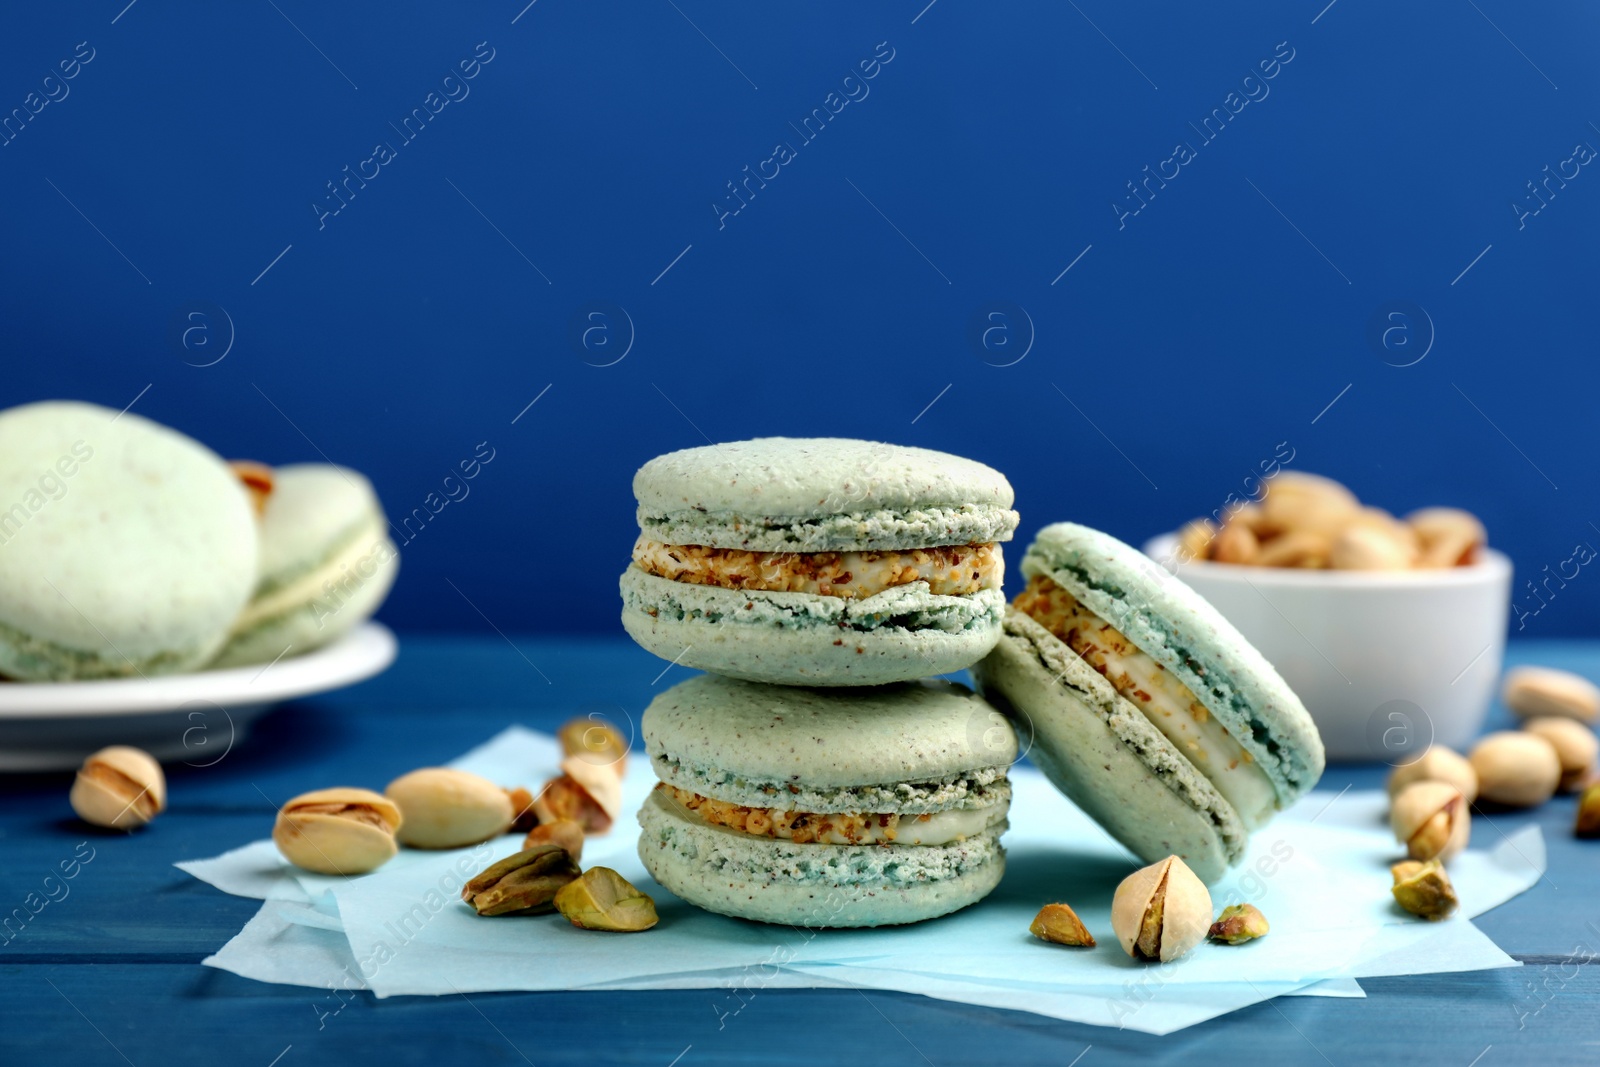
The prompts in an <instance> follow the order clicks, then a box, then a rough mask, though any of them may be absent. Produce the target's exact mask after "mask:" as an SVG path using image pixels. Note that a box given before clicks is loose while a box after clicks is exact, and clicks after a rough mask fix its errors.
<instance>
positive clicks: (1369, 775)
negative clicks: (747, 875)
mask: <svg viewBox="0 0 1600 1067" xmlns="http://www.w3.org/2000/svg"><path fill="white" fill-rule="evenodd" d="M1512 658H1513V659H1514V660H1515V661H1531V662H1541V663H1550V664H1555V665H1561V666H1566V667H1570V668H1574V669H1578V670H1582V671H1584V672H1585V673H1587V674H1589V675H1590V676H1600V643H1592V644H1591V643H1584V642H1542V643H1537V644H1535V643H1525V644H1520V645H1514V646H1513V650H1512ZM663 666H664V664H663V663H662V662H661V661H659V660H657V659H655V658H653V657H651V656H649V655H647V654H645V653H643V652H641V651H639V650H638V649H636V648H634V647H633V646H632V645H630V644H627V643H626V642H623V641H615V642H608V641H600V642H584V643H576V642H560V641H550V640H533V639H517V640H516V641H515V643H514V644H513V642H511V641H505V640H499V639H495V640H483V639H474V638H421V637H411V638H407V639H405V640H404V641H403V643H402V653H401V657H400V660H399V661H398V663H397V664H396V665H395V667H394V668H393V669H391V670H390V671H389V672H388V673H387V674H385V675H383V676H381V677H379V678H377V679H374V680H372V681H370V682H367V683H364V684H362V685H360V686H357V687H355V688H353V689H349V690H346V691H344V692H341V693H335V694H331V695H328V696H325V697H319V698H316V699H313V700H307V701H302V702H299V703H295V704H291V705H288V706H286V707H284V708H281V709H279V710H278V711H277V712H275V713H273V714H272V715H271V716H269V717H268V718H266V719H265V720H263V721H262V722H261V723H260V724H259V726H258V727H257V729H256V730H255V732H254V734H253V735H252V736H250V737H249V738H237V739H236V740H235V744H234V745H233V747H232V749H231V750H229V751H228V752H227V755H226V756H225V757H224V758H222V759H221V760H220V761H217V762H216V763H214V764H213V765H212V766H208V767H185V766H183V765H181V764H179V765H174V766H172V767H169V775H170V779H169V782H170V808H169V810H168V811H167V813H166V814H164V815H163V816H162V817H161V818H160V819H159V820H158V821H157V822H156V823H155V824H154V825H153V826H152V827H150V828H149V829H148V830H146V831H145V832H142V833H139V834H135V835H132V836H125V835H121V834H104V833H99V832H96V831H94V830H92V829H91V828H89V827H86V826H84V825H83V824H82V823H79V822H78V821H77V820H76V819H75V818H74V817H73V816H72V813H71V810H70V809H69V807H68V805H67V799H66V795H67V787H68V784H69V776H67V775H28V776H12V777H9V778H5V779H0V856H3V858H4V859H3V862H0V906H3V908H4V910H5V911H8V912H9V911H10V910H11V909H13V908H14V907H17V906H21V905H23V903H24V901H25V900H27V899H28V895H29V894H30V893H35V894H39V896H38V897H35V900H37V899H40V898H43V897H45V892H44V879H45V878H46V876H47V875H51V874H56V875H58V876H59V874H60V872H61V866H60V865H61V864H62V863H67V864H68V866H69V869H70V868H71V865H72V864H73V863H74V862H76V863H77V868H76V875H75V877H73V878H71V879H70V880H69V881H66V882H65V883H64V884H65V886H66V887H67V892H66V895H65V896H61V895H60V890H59V889H57V890H56V891H55V892H56V895H57V896H58V897H59V899H55V900H51V901H50V902H49V903H47V904H46V905H45V906H44V907H43V908H42V909H41V910H39V912H38V914H37V915H34V916H32V917H31V918H30V919H29V921H28V922H27V923H26V924H25V925H23V926H21V927H20V929H15V928H14V932H13V933H12V934H11V935H10V937H9V939H5V938H4V937H0V1064H5V1065H10V1064H32V1063H43V1062H50V1063H89V1064H121V1063H125V1062H126V1063H133V1064H137V1065H140V1067H144V1065H146V1064H160V1065H162V1067H171V1065H179V1064H190V1063H195V1064H210V1063H216V1062H228V1063H231V1064H246V1065H252V1064H255V1065H260V1067H268V1065H270V1064H272V1063H274V1061H275V1059H276V1058H277V1057H280V1056H281V1057H282V1058H281V1059H276V1062H277V1064H279V1065H280V1067H296V1065H299V1064H308V1063H344V1062H383V1063H385V1064H408V1063H428V1064H438V1063H452V1062H458V1061H460V1062H471V1063H473V1064H482V1065H487V1064H500V1063H506V1064H519V1063H525V1062H526V1063H534V1064H538V1065H540V1067H544V1065H546V1064H566V1063H572V1064H595V1063H605V1062H618V1063H639V1064H655V1065H660V1067H667V1065H669V1064H671V1063H673V1062H674V1060H675V1058H677V1057H680V1056H681V1059H677V1060H676V1062H677V1063H679V1064H681V1065H682V1067H693V1065H696V1064H723V1063H726V1064H743V1063H751V1062H756V1061H758V1060H759V1061H760V1062H762V1063H763V1064H789V1063H818V1062H839V1063H865V1062H872V1063H874V1064H882V1065H890V1064H901V1063H904V1064H913V1065H917V1064H921V1065H926V1064H937V1065H939V1067H944V1065H946V1064H958V1063H974V1062H984V1063H988V1062H1000V1061H1006V1062H1009V1063H1015V1064H1025V1063H1050V1064H1057V1065H1064V1064H1068V1063H1071V1062H1073V1061H1074V1058H1075V1057H1077V1056H1079V1054H1080V1053H1084V1050H1085V1049H1086V1048H1089V1047H1090V1046H1092V1048H1090V1050H1089V1052H1088V1053H1087V1054H1085V1055H1084V1058H1083V1059H1082V1060H1081V1061H1079V1062H1081V1063H1082V1064H1083V1065H1084V1067H1094V1065H1098V1064H1104V1063H1111V1062H1121V1061H1128V1062H1133V1061H1141V1062H1169V1061H1170V1062H1185V1063H1188V1062H1199V1061H1211V1060H1218V1061H1222V1060H1234V1059H1240V1058H1243V1059H1247V1060H1251V1061H1256V1060H1259V1061H1261V1062H1283V1063H1324V1062H1327V1063H1333V1064H1339V1065H1341V1067H1342V1065H1343V1064H1356V1063H1369V1062H1381V1061H1394V1060H1403V1061H1405V1062H1409V1063H1447V1064H1458V1065H1460V1067H1466V1065H1468V1064H1470V1063H1473V1062H1474V1060H1475V1058H1476V1057H1479V1056H1480V1055H1481V1056H1482V1057H1483V1058H1482V1059H1481V1060H1479V1061H1478V1062H1479V1063H1480V1064H1482V1065H1483V1067H1489V1065H1491V1064H1500V1063H1507V1062H1517V1061H1529V1062H1534V1061H1536V1062H1539V1063H1567V1062H1571V1063H1591V1064H1592V1063H1596V1062H1600V967H1596V966H1593V965H1590V961H1591V960H1592V959H1593V958H1595V956H1596V954H1600V843H1591V842H1580V841H1577V840H1575V839H1573V837H1572V836H1571V821H1572V816H1573V805H1574V801H1573V800H1572V798H1570V797H1563V798H1558V799H1556V800H1555V801H1553V802H1551V803H1550V804H1548V805H1546V806H1544V807H1543V808H1541V809H1539V810H1537V811H1534V812H1527V813H1507V814H1495V815H1492V816H1481V815H1480V816H1479V817H1478V818H1477V819H1476V820H1475V824H1474V843H1475V844H1477V845H1479V846H1480V847H1482V846H1488V845H1492V844H1493V843H1494V842H1495V841H1496V840H1497V839H1498V837H1499V834H1500V833H1501V832H1504V833H1511V832H1513V831H1514V830H1516V829H1517V828H1519V827H1522V826H1525V825H1528V824H1529V823H1537V824H1538V825H1539V826H1541V827H1542V829H1543V831H1544V834H1545V838H1546V841H1547V842H1548V845H1549V852H1550V867H1549V877H1548V878H1547V879H1545V880H1544V881H1541V882H1540V883H1539V884H1538V885H1537V886H1535V887H1534V888H1533V889H1532V890H1530V891H1529V892H1527V893H1525V894H1523V895H1522V896H1521V897H1518V898H1517V899H1516V900H1513V901H1512V902H1510V903H1509V904H1507V905H1505V906H1503V907H1501V908H1499V909H1497V910H1495V911H1493V912H1490V913H1489V914H1487V915H1485V916H1483V917H1482V918H1480V919H1479V920H1478V923H1479V925H1480V926H1481V928H1482V929H1483V930H1484V931H1485V932H1486V933H1487V934H1489V936H1490V937H1492V938H1494V940H1495V941H1496V942H1497V943H1498V944H1499V945H1500V946H1501V947H1503V948H1504V949H1505V950H1506V951H1508V952H1510V953H1511V954H1512V955H1514V956H1516V957H1517V958H1518V959H1520V960H1522V961H1524V963H1525V964H1526V966H1524V967H1522V968H1519V969H1515V970H1500V971H1490V972H1481V973H1476V974H1462V975H1440V976H1419V977H1408V978H1389V979H1368V980H1364V981H1363V982H1362V984H1363V985H1364V986H1365V987H1366V989H1367V991H1368V998H1367V999H1366V1000H1324V999H1312V998H1303V997H1298V998H1280V999H1278V1000H1276V1001H1272V1002H1270V1003H1266V1004H1261V1005H1257V1006H1255V1007H1252V1008H1249V1009H1246V1010H1244V1011H1240V1012H1235V1013H1233V1014H1232V1015H1229V1016H1226V1017H1224V1018H1221V1019H1217V1020H1214V1021H1212V1022H1210V1023H1206V1024H1203V1025H1201V1026H1197V1027H1193V1028H1191V1029H1189V1030H1185V1031H1182V1032H1180V1033H1178V1034H1174V1035H1170V1036H1167V1037H1163V1038H1157V1037H1150V1036H1147V1035H1142V1034H1134V1033H1119V1032H1116V1031H1112V1030H1106V1029H1101V1028H1095V1027H1088V1026H1081V1025H1076V1024H1070V1023H1062V1022H1058V1021H1055V1020H1050V1019H1045V1018H1041V1017H1039V1016H1035V1015H1030V1014H1026V1013H1021V1012H1007V1011H1002V1010H994V1009H987V1008H978V1007H973V1006H969V1005H960V1004H951V1003H946V1002H942V1001H935V1000H930V999H927V998H923V997H917V996H909V995H905V994H898V993H887V992H879V991H873V990H866V991H860V992H857V991H837V990H806V991H785V990H757V991H756V993H755V995H754V996H750V997H748V999H747V1000H746V1003H745V1006H744V1007H743V1008H742V1009H741V1010H739V1011H738V1012H737V1013H736V1014H732V1015H728V1014H726V1013H727V1012H728V1007H729V1003H728V1001H727V994H725V993H723V992H720V991H717V990H694V991H681V992H624V993H515V994H511V993H508V994H483V995H473V996H472V997H471V999H470V1000H468V999H467V998H464V997H445V998H398V999H393V1000H388V1001H384V1002H381V1003H380V1002H378V1001H376V1000H374V999H373V998H371V997H370V996H367V995H365V994H362V995H360V996H357V997H355V998H353V999H351V1000H350V1002H349V1003H348V1004H347V1005H345V1006H344V1007H343V1008H342V1010H340V1011H338V1012H337V1014H333V1015H327V1014H326V1013H327V1012H328V1010H329V1004H328V1003H327V1002H326V995H323V994H318V993H317V992H316V991H314V990H308V989H301V988H295V987H285V986H272V985H265V984H261V983H256V982H251V981H247V980H245V979H241V978H238V977H236V976H234V975H231V974H227V973H223V972H219V971H214V970H211V969H209V968H204V967H201V966H199V961H200V960H201V959H202V958H204V957H205V956H206V955H208V954H210V953H211V952H213V951H215V950H216V949H217V948H219V947H220V946H221V945H222V944H223V943H224V942H225V941H227V940H228V938H230V937H231V936H232V935H233V934H234V933H236V932H237V931H238V929H239V928H240V927H241V926H242V925H243V924H244V923H245V921H246V920H248V919H249V917H250V916H251V915H252V914H254V913H255V911H256V908H257V906H258V905H257V902H255V901H251V900H242V899H239V898H235V897H230V896H227V895H225V894H222V893H219V892H217V891H215V890H213V889H211V888H210V887H208V886H205V885H202V884H201V883H199V882H197V881H195V880H193V879H191V878H189V877H188V876H187V875H185V874H183V873H182V872H180V871H178V870H176V869H174V868H173V867H172V866H171V864H172V863H173V861H175V860H179V859H190V858H196V857H201V856H209V855H214V854H216V853H218V852H221V851H224V850H225V849H228V848H232V847H235V846H237V845H239V844H243V843H245V842H247V841H250V840H253V839H255V838H258V837H261V836H264V835H265V834H266V833H267V832H268V830H269V828H270V826H271V821H272V813H273V809H272V806H271V802H272V801H279V802H281V801H282V800H283V799H285V798H287V797H289V796H291V795H293V794H295V793H297V792H301V791H303V790H306V789H310V788H315V787H319V786H324V785H330V784H335V783H344V784H351V785H366V786H373V787H378V788H381V787H382V786H383V784H384V783H385V782H387V781H388V780H389V779H390V778H392V777H393V776H395V775H396V774H399V773H401V772H403V771H406V770H408V769H411V768H413V767H416V766H419V765H424V764H428V763H435V762H439V761H442V760H445V759H448V758H450V757H453V756H455V755H457V754H459V753H460V752H462V751H463V750H465V749H466V748H468V747H470V746H472V745H475V744H477V743H479V742H480V741H483V740H485V739H487V738H488V737H490V736H492V735H493V734H494V733H495V732H496V731H498V730H500V729H501V728H502V727H505V726H507V725H511V724H513V723H522V724H525V725H529V726H533V727H536V728H545V729H549V728H552V727H554V726H556V725H558V724H559V723H560V722H562V721H564V720H565V719H566V718H568V717H570V716H572V715H574V714H578V713H580V712H582V711H586V710H603V711H604V712H605V713H606V714H607V715H610V716H620V717H622V718H623V719H624V721H627V720H629V719H631V720H632V721H634V722H636V721H637V717H638V713H639V711H640V710H641V709H642V708H643V706H644V704H645V703H646V702H647V701H648V700H649V698H650V696H651V695H652V694H653V693H654V692H657V691H659V690H660V689H661V688H664V687H666V686H668V685H670V684H672V683H673V682H674V681H676V680H679V679H681V678H682V677H684V676H685V675H686V672H684V671H683V670H681V669H678V668H673V669H671V670H668V671H667V672H666V673H665V674H664V675H663V674H662V668H663ZM1494 716H1495V717H1494V718H1493V719H1491V722H1490V726H1491V728H1492V727H1495V726H1497V725H1505V724H1507V723H1508V722H1509V720H1508V719H1506V718H1505V717H1504V711H1503V709H1496V711H1495V713H1494ZM225 741H226V738H225V737H223V736H221V735H218V736H217V737H214V738H208V744H211V743H213V742H225ZM217 751H219V749H217V748H215V747H213V748H210V749H209V750H206V751H204V752H203V753H202V752H199V751H197V758H196V760H195V761H194V762H197V763H199V762H210V761H211V760H213V759H215V757H216V753H217ZM202 756H203V758H202ZM1382 779H1383V769H1382V768H1376V767H1334V768H1332V769H1330V770H1329V772H1328V774H1327V776H1326V778H1325V779H1324V783H1323V788H1331V789H1334V790H1338V789H1342V788H1344V786H1345V785H1347V784H1349V785H1353V786H1354V787H1355V788H1373V787H1376V786H1378V785H1379V784H1381V782H1382ZM85 843H86V844H85ZM89 850H92V852H93V858H92V859H88V860H87V861H86V862H85V861H84V859H83V857H85V856H87V855H88V854H89ZM1485 1049H1488V1052H1485Z"/></svg>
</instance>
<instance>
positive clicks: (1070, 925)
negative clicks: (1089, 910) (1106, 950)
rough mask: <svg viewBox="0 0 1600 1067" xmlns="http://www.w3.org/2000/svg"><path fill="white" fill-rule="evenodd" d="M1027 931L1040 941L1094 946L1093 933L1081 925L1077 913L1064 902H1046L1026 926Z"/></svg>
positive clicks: (1085, 946) (1076, 945)
mask: <svg viewBox="0 0 1600 1067" xmlns="http://www.w3.org/2000/svg"><path fill="white" fill-rule="evenodd" d="M1028 932H1029V933H1031V934H1032V935H1033V936H1034V937H1037V938H1038V939H1039V940H1041V941H1051V942H1054V943H1055V944H1057V945H1072V946H1073V947H1075V948H1094V935H1093V934H1091V933H1090V932H1089V930H1088V928H1087V927H1085V926H1084V925H1083V920H1082V919H1079V918H1078V913H1077V912H1075V911H1073V910H1072V908H1071V907H1069V906H1068V905H1066V904H1046V905H1045V906H1044V907H1042V908H1040V909H1039V914H1037V915H1035V916H1034V917H1033V922H1032V923H1031V924H1030V925H1029V926H1028Z"/></svg>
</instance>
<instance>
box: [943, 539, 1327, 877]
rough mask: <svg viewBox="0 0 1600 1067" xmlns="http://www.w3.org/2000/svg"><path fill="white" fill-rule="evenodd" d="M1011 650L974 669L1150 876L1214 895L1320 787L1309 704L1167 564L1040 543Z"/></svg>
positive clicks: (1010, 628) (1067, 788)
mask: <svg viewBox="0 0 1600 1067" xmlns="http://www.w3.org/2000/svg"><path fill="white" fill-rule="evenodd" d="M1022 572H1023V574H1024V575H1025V576H1026V577H1027V578H1028V579H1029V586H1028V588H1027V589H1026V590H1025V591H1024V592H1023V593H1022V594H1021V595H1019V596H1018V597H1017V599H1016V601H1015V602H1014V605H1013V607H1012V608H1011V609H1010V610H1009V611H1008V613H1007V616H1006V620H1005V636H1004V637H1003V638H1002V639H1001V640H1000V642H999V644H998V645H997V646H996V648H995V650H994V651H993V652H992V653H990V654H989V656H988V657H986V658H985V659H984V661H983V662H982V663H980V664H978V665H977V666H975V667H974V668H973V676H974V678H975V679H977V682H978V685H979V688H980V689H981V690H982V691H983V693H984V694H985V695H986V696H988V697H989V698H990V699H991V700H993V701H994V702H995V703H996V704H997V706H1000V707H1002V708H1003V709H1005V710H1006V711H1008V712H1009V713H1010V714H1012V715H1013V716H1014V717H1016V719H1017V720H1018V721H1019V723H1020V724H1021V726H1020V729H1021V731H1022V732H1023V733H1025V734H1027V735H1029V736H1031V737H1032V738H1033V746H1032V748H1031V749H1030V753H1029V754H1030V756H1031V758H1032V759H1033V761H1034V762H1035V763H1037V764H1038V765H1039V767H1040V768H1041V769H1042V770H1043V771H1044V772H1045V774H1046V775H1047V776H1048V777H1049V778H1050V780H1051V781H1052V782H1053V783H1054V784H1055V785H1056V786H1057V787H1058V788H1059V789H1060V790H1061V791H1062V792H1063V793H1065V794H1066V795H1067V796H1068V797H1069V798H1071V799H1072V800H1073V801H1074V802H1075V803H1076V804H1077V805H1078V806H1079V807H1081V808H1083V809H1084V811H1085V812H1087V813H1088V814H1089V815H1090V816H1091V817H1093V818H1095V819H1096V820H1097V821H1098V822H1099V823H1100V824H1101V825H1102V826H1104V827H1105V828H1106V829H1107V830H1108V831H1109V832H1110V833H1111V834H1112V835H1113V836H1114V837H1116V838H1117V839H1118V840H1120V841H1121V842H1122V843H1123V844H1125V845H1127V846H1128V848H1129V849H1130V850H1131V851H1133V852H1134V853H1135V854H1136V855H1138V856H1139V857H1140V858H1141V859H1143V860H1145V861H1147V862H1153V861H1155V860H1158V859H1162V858H1164V857H1166V856H1169V855H1177V856H1180V857H1182V858H1183V859H1184V861H1185V862H1186V863H1188V865H1189V866H1190V867H1191V868H1193V869H1194V871H1195V873H1196V874H1197V875H1199V876H1200V878H1201V879H1202V880H1204V881H1207V882H1212V881H1215V880H1216V879H1218V878H1220V877H1221V876H1222V875H1223V874H1224V873H1225V872H1226V870H1227V868H1228V867H1229V866H1230V865H1232V864H1234V863H1237V862H1238V861H1239V860H1240V859H1241V858H1242V856H1243V855H1244V851H1245V846H1246V844H1247V843H1248V840H1249V835H1250V833H1251V832H1252V831H1253V830H1256V829H1258V828H1260V827H1261V826H1263V825H1265V823H1266V822H1267V821H1268V820H1269V819H1270V818H1271V817H1272V816H1273V814H1274V813H1275V812H1277V811H1280V810H1282V809H1284V808H1287V807H1289V806H1290V805H1291V804H1293V803H1294V801H1295V800H1297V799H1298V798H1299V797H1300V796H1302V795H1303V794H1304V793H1306V792H1308V791H1309V790H1310V789H1311V788H1312V787H1313V786H1314V785H1316V783H1317V780H1318V779H1319V778H1320V777H1321V774H1322V769H1323V762H1324V755H1323V747H1322V739H1321V737H1320V736H1319V735H1318V733H1317V728H1316V725H1315V724H1314V723H1313V722H1312V721H1311V716H1310V715H1309V714H1308V713H1307V711H1306V709H1305V706H1304V705H1303V704H1302V703H1301V702H1300V699H1299V698H1298V697H1297V696H1295V694H1294V692H1293V690H1291V689H1290V688H1289V686H1288V684H1287V683H1286V682H1284V680H1283V678H1282V677H1281V676H1280V675H1279V674H1278V672H1277V671H1276V670H1274V669H1273V668H1272V666H1271V664H1269V663H1268V662H1267V661H1266V659H1265V658H1264V657H1263V656H1262V655H1261V653H1260V652H1258V651H1257V650H1256V649H1255V647H1254V646H1252V645H1251V644H1250V643H1249V642H1248V641H1246V640H1245V639H1244V637H1243V636H1242V635H1241V634H1240V633H1239V631H1238V630H1236V629H1235V628H1234V627H1233V626H1232V625H1231V624H1230V623H1229V622H1228V621H1227V620H1226V619H1224V618H1223V617H1222V615H1221V614H1220V613H1219V612H1218V611H1217V610H1216V609H1215V608H1213V607H1212V606H1211V605H1210V604H1209V603H1208V602H1207V601H1205V600H1204V599H1203V598H1202V597H1201V596H1200V595H1199V594H1198V593H1196V592H1195V591H1194V590H1192V589H1190V588H1189V587H1188V586H1187V585H1185V584H1184V583H1183V582H1181V581H1179V580H1178V579H1177V578H1176V577H1174V576H1173V575H1171V574H1169V573H1168V572H1167V571H1165V570H1164V569H1162V568H1161V566H1160V565H1159V564H1157V563H1156V562H1155V561H1154V560H1151V559H1149V558H1148V557H1146V556H1145V555H1144V554H1143V553H1141V552H1139V551H1138V550H1137V549H1135V548H1133V547H1132V546H1130V545H1126V544H1124V543H1122V542H1121V541H1118V540H1117V539H1116V538H1114V537H1111V536H1110V535H1109V534H1105V533H1102V532H1100V531H1098V530H1092V529H1090V528H1088V527H1086V526H1079V525H1077V524H1075V523H1066V522H1063V523H1056V524H1053V525H1051V526H1047V527H1045V528H1044V529H1043V530H1041V531H1040V532H1039V536H1038V538H1037V539H1036V540H1035V541H1034V543H1033V544H1032V545H1030V546H1029V547H1028V551H1027V553H1026V554H1025V555H1024V557H1023V561H1022Z"/></svg>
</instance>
